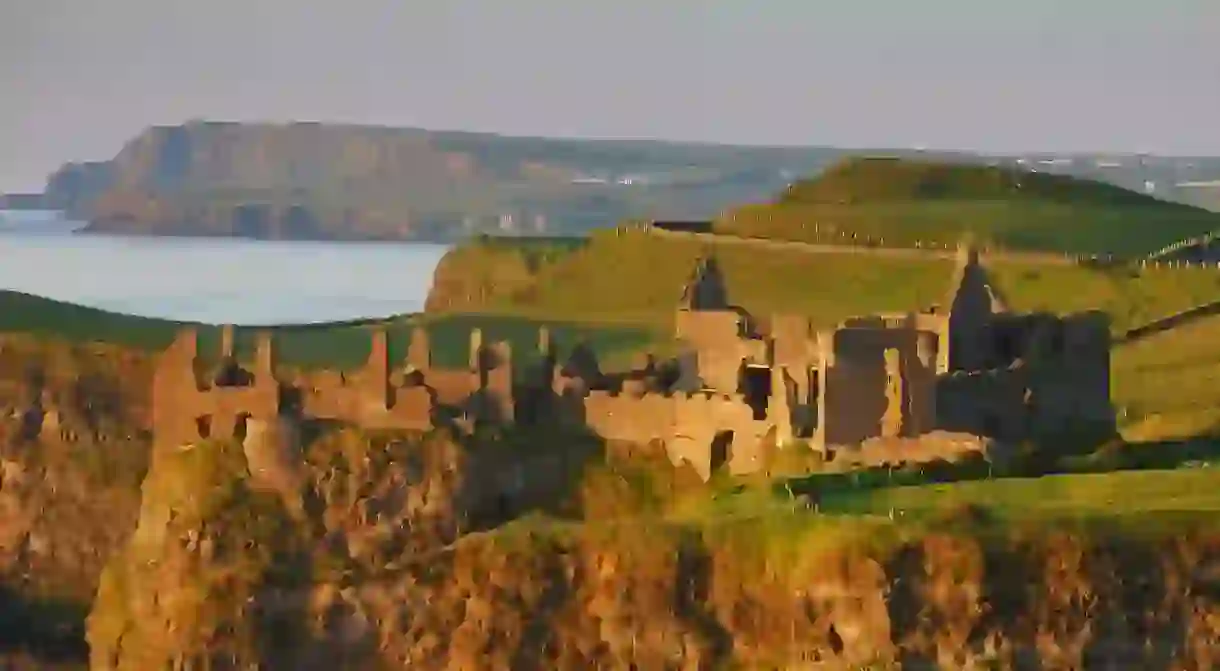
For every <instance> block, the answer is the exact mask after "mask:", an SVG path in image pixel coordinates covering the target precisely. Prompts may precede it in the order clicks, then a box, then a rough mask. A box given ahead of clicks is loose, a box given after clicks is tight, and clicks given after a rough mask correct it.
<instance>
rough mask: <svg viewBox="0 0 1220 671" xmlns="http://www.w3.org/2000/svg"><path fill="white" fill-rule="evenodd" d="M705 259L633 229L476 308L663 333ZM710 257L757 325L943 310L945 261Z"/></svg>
mask: <svg viewBox="0 0 1220 671" xmlns="http://www.w3.org/2000/svg"><path fill="white" fill-rule="evenodd" d="M708 251H709V247H708V246H707V245H704V244H702V243H699V242H694V241H689V240H683V239H670V238H665V239H662V238H656V237H652V236H649V235H647V234H646V233H643V232H641V231H638V230H621V229H620V230H616V231H606V232H599V233H598V234H596V235H595V236H594V237H593V239H592V240H591V242H590V243H589V244H588V245H587V246H585V247H582V248H580V249H579V250H576V251H574V252H572V253H569V254H565V255H562V256H557V257H555V258H554V259H553V260H552V261H551V262H547V263H541V264H539V266H538V267H537V268H536V271H535V274H534V278H533V280H532V282H530V284H529V286H528V287H526V288H524V289H519V290H517V291H515V292H513V293H512V294H508V295H505V294H499V295H492V296H490V297H489V298H488V300H486V301H485V302H483V303H481V304H480V305H478V306H477V309H479V310H486V311H490V312H496V313H508V314H523V315H533V316H545V317H547V318H553V319H570V320H573V321H577V322H586V323H619V324H635V325H641V326H648V327H653V328H658V329H662V330H663V329H664V328H665V327H667V326H668V325H669V323H670V321H671V319H672V316H673V312H674V309H675V307H676V305H677V302H678V299H679V298H680V296H681V293H682V288H683V286H685V284H686V282H687V280H688V278H689V276H690V273H691V271H692V269H693V268H694V266H695V263H696V261H697V259H698V258H699V257H700V256H701V255H703V254H705V253H707V252H708ZM714 251H715V253H716V255H717V258H718V259H719V261H720V263H721V266H722V268H723V269H724V272H725V275H726V277H727V280H728V283H729V294H730V299H731V300H733V301H734V302H736V303H738V304H740V305H741V306H743V307H745V308H746V309H748V310H749V311H750V312H752V313H754V314H756V315H759V316H761V317H766V316H769V315H771V314H773V313H776V312H793V313H799V314H808V315H810V316H812V317H814V318H815V320H817V321H818V322H819V323H820V324H821V325H823V326H832V325H834V324H835V323H837V322H838V321H839V320H841V319H843V318H845V317H850V316H853V315H857V314H866V313H870V312H879V311H899V310H908V309H918V308H920V307H924V306H927V305H928V304H931V303H937V302H941V301H942V300H943V299H944V295H945V290H946V288H947V287H948V284H949V279H950V277H951V275H952V263H951V262H949V261H945V260H934V261H927V260H912V259H882V260H879V259H870V258H867V257H857V256H848V255H843V256H837V255H819V256H810V255H809V254H805V253H803V252H798V251H793V252H769V253H766V254H760V253H759V252H758V251H757V250H754V249H748V248H743V247H740V246H732V245H716V246H715V250H714Z"/></svg>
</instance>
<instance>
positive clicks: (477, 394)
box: [152, 329, 514, 445]
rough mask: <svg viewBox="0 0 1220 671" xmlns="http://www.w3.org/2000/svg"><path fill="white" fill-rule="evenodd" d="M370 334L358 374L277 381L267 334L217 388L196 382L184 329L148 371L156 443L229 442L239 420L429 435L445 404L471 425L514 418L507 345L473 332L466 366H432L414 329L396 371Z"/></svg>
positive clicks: (227, 340) (377, 336)
mask: <svg viewBox="0 0 1220 671" xmlns="http://www.w3.org/2000/svg"><path fill="white" fill-rule="evenodd" d="M370 337H371V338H372V347H371V348H370V354H369V358H368V360H367V361H366V362H365V365H364V366H363V367H362V368H361V369H360V370H358V371H356V372H354V373H351V374H345V373H339V372H335V371H323V372H320V373H313V374H307V375H299V376H298V377H297V378H296V379H293V380H291V381H288V382H283V381H281V380H279V379H278V378H277V376H276V370H275V365H274V361H273V357H274V354H273V345H272V342H271V337H270V335H269V334H266V333H264V334H261V335H260V336H259V342H258V353H257V355H256V361H255V366H254V370H253V371H252V372H249V373H247V372H246V371H239V373H240V374H239V375H237V380H236V382H232V383H226V384H216V383H215V380H213V381H209V380H207V379H206V378H201V376H200V374H199V372H198V368H199V365H198V360H197V359H198V357H197V354H198V352H197V340H196V335H195V333H194V331H191V330H186V331H183V332H182V333H180V334H179V335H178V337H177V338H176V339H175V340H174V342H173V343H172V344H171V345H170V347H169V348H168V349H166V350H165V351H164V352H163V353H162V354H161V356H160V358H159V360H158V363H157V366H156V369H155V372H154V374H153V385H152V386H153V393H152V408H153V409H152V426H153V433H154V438H155V440H156V441H157V443H158V444H163V445H182V444H186V443H191V442H196V441H199V440H202V439H205V438H209V437H217V438H221V437H231V436H235V435H238V434H241V433H243V431H242V430H241V428H240V427H241V425H242V424H243V423H244V422H245V420H246V419H256V420H259V421H269V420H272V419H274V418H276V417H277V416H279V415H281V414H301V415H303V416H305V417H312V418H318V419H332V420H338V421H342V422H347V423H351V424H355V425H359V426H363V427H365V428H381V429H404V430H428V429H430V428H432V427H433V426H435V425H436V420H437V410H438V407H440V406H442V405H450V406H452V407H453V411H454V413H453V414H455V415H457V416H458V417H460V418H465V419H468V420H470V421H473V422H478V421H491V422H497V423H498V422H511V421H512V420H513V416H514V389H513V373H512V352H511V351H510V350H509V347H508V344H507V343H494V344H492V345H490V346H486V347H485V346H483V345H482V339H481V334H480V333H479V332H478V331H477V330H476V331H475V332H474V333H473V334H472V346H471V352H472V354H471V360H470V367H469V368H468V369H466V370H461V369H459V370H443V369H437V368H433V367H432V366H431V365H430V360H431V355H430V352H429V349H428V347H429V346H428V342H427V335H426V332H424V331H423V330H422V329H417V330H416V332H415V334H414V335H413V338H412V344H411V347H410V348H409V353H408V366H407V368H408V370H406V371H400V370H395V367H394V366H392V365H391V362H390V360H389V356H388V353H387V352H388V347H387V340H386V334H385V332H384V331H381V330H378V331H374V332H372V333H371V336H370ZM223 343H224V344H223V348H224V350H225V357H224V359H225V360H226V361H227V362H228V365H229V366H235V364H234V363H233V360H232V331H231V329H226V330H225V335H224V339H223ZM219 377H220V376H218V378H217V379H219ZM246 378H248V379H246ZM286 390H287V392H288V393H291V394H292V395H293V396H294V397H295V398H294V402H293V404H291V406H292V407H289V405H290V404H288V403H285V391H286Z"/></svg>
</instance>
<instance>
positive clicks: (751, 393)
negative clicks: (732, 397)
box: [741, 366, 771, 419]
mask: <svg viewBox="0 0 1220 671" xmlns="http://www.w3.org/2000/svg"><path fill="white" fill-rule="evenodd" d="M741 393H742V395H743V396H745V401H746V404H747V405H749V406H750V408H751V409H753V411H754V419H766V418H767V405H768V403H769V402H770V399H771V369H770V368H766V367H763V366H744V367H743V368H742V373H741Z"/></svg>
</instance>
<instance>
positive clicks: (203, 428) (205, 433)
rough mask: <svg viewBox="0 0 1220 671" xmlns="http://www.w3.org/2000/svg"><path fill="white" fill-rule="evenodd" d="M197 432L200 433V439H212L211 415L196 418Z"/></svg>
mask: <svg viewBox="0 0 1220 671" xmlns="http://www.w3.org/2000/svg"><path fill="white" fill-rule="evenodd" d="M195 430H196V431H198V432H199V437H200V438H204V439H207V438H211V437H212V416H211V415H200V416H199V417H196V418H195Z"/></svg>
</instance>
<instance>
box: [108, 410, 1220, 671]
mask: <svg viewBox="0 0 1220 671" xmlns="http://www.w3.org/2000/svg"><path fill="white" fill-rule="evenodd" d="M430 440H431V442H429V441H428V440H427V439H425V440H424V442H419V440H418V439H407V440H405V441H395V440H393V439H391V441H390V442H389V443H388V444H381V445H375V444H374V440H373V439H372V438H371V437H361V436H358V435H356V434H342V435H332V436H330V437H329V438H323V439H322V440H321V441H320V442H318V443H316V444H313V445H305V446H304V454H303V459H302V461H303V463H304V464H305V466H304V469H305V470H304V473H305V477H304V479H303V480H302V482H303V483H304V484H303V485H302V487H301V488H300V489H299V490H296V491H299V494H298V495H299V496H300V497H301V501H302V505H300V506H299V507H296V506H293V505H290V504H286V503H285V501H287V500H288V499H287V498H285V497H284V496H282V495H281V496H278V497H277V496H274V495H272V494H271V493H269V492H265V491H261V492H260V490H259V485H258V478H257V477H255V476H254V475H252V474H251V473H250V471H249V469H248V467H247V466H246V462H245V461H244V459H243V452H242V450H241V449H240V448H239V447H238V446H235V445H228V446H226V445H223V444H209V445H199V446H196V447H195V448H193V449H192V450H189V451H186V452H178V453H173V454H168V455H165V456H164V457H163V458H158V459H157V460H155V463H154V465H153V469H152V471H151V472H150V474H149V477H148V479H147V480H146V482H145V485H144V487H143V491H144V499H143V503H142V512H141V516H140V530H139V531H137V533H136V534H135V535H134V536H133V537H132V539H131V541H130V542H129V543H128V545H127V547H126V548H125V549H124V550H122V551H121V552H119V553H117V554H116V555H115V556H114V558H113V559H112V561H111V564H110V566H109V567H108V568H107V570H106V573H105V575H104V577H103V579H102V586H101V588H100V589H99V591H98V597H97V601H96V604H95V607H94V611H93V614H92V615H91V616H90V626H89V631H90V639H89V640H90V647H91V654H92V655H93V660H94V664H95V668H120V669H121V668H146V667H144V666H141V665H147V664H150V663H156V664H158V665H160V664H171V663H178V664H182V663H191V662H195V663H205V662H206V661H207V660H210V661H211V662H212V663H214V664H219V663H222V662H229V663H232V660H234V659H236V660H237V661H238V662H244V663H256V662H261V663H263V664H270V665H273V666H275V665H283V664H288V665H291V666H292V668H324V667H325V668H336V665H338V666H339V667H343V668H377V665H379V664H380V665H386V666H398V667H401V666H404V665H406V666H410V667H411V668H424V669H428V668H437V669H440V668H471V669H479V668H489V669H490V668H505V667H517V668H561V669H567V668H597V667H599V666H601V667H625V666H627V665H630V664H635V665H637V666H638V667H640V668H695V667H698V668H704V667H710V668H760V667H772V666H782V665H785V664H789V665H790V664H795V663H801V662H804V663H814V662H823V663H827V662H833V663H838V664H846V665H857V666H858V665H867V664H875V665H881V667H880V668H893V667H896V666H897V665H899V664H901V665H903V668H906V667H907V666H909V665H911V664H916V663H918V662H923V663H925V664H933V665H937V666H938V667H939V668H967V667H972V666H978V665H986V664H991V665H995V664H999V665H1000V667H1001V668H1011V667H1013V666H1021V665H1022V664H1026V663H1029V662H1030V661H1032V660H1037V661H1039V662H1040V663H1042V664H1044V665H1052V666H1055V665H1060V666H1062V665H1077V666H1079V665H1082V664H1083V665H1093V664H1100V663H1121V664H1124V665H1126V666H1129V667H1140V668H1170V665H1171V664H1177V665H1179V666H1181V665H1185V666H1188V667H1192V668H1205V667H1206V666H1207V665H1208V664H1212V663H1215V662H1216V661H1218V660H1216V658H1215V657H1214V655H1215V651H1214V650H1213V649H1212V646H1211V645H1210V643H1209V641H1211V640H1213V637H1214V636H1216V635H1217V634H1218V633H1220V628H1218V625H1217V621H1218V620H1217V618H1220V603H1218V602H1216V601H1215V599H1214V598H1212V596H1211V595H1212V592H1210V591H1209V588H1208V585H1209V584H1210V583H1209V582H1208V581H1209V580H1210V578H1209V577H1208V576H1209V575H1210V572H1211V571H1213V570H1215V568H1216V561H1217V557H1220V555H1216V554H1215V551H1216V548H1220V544H1217V541H1218V540H1220V536H1218V535H1217V534H1216V531H1217V530H1216V528H1215V526H1214V523H1213V522H1212V517H1213V515H1214V512H1213V511H1214V509H1215V506H1216V501H1215V500H1214V499H1215V497H1214V496H1213V495H1211V494H1208V492H1209V491H1214V488H1211V489H1207V485H1208V484H1209V483H1210V482H1211V481H1212V479H1213V478H1214V476H1211V475H1210V474H1209V473H1208V472H1207V471H1205V470H1200V471H1185V472H1180V473H1152V472H1148V473H1133V474H1105V475H1090V476H1060V478H1061V479H1060V480H1056V479H1054V478H1049V479H1040V480H1039V479H1032V480H1003V479H999V480H995V481H981V482H973V483H960V484H948V485H938V486H924V487H922V488H915V489H910V490H906V489H895V490H885V489H878V490H871V489H862V488H857V489H837V490H835V489H831V490H828V491H827V492H825V493H818V492H817V490H816V489H814V490H811V492H812V493H811V494H810V496H811V499H808V501H812V503H809V502H806V503H800V502H799V501H793V500H791V499H789V498H788V495H787V494H785V493H784V490H783V488H779V489H772V488H771V487H770V485H768V484H767V483H761V482H760V483H757V484H755V485H752V486H751V485H748V484H746V485H743V484H740V483H733V482H729V481H715V482H713V483H712V484H710V485H703V484H701V483H698V482H697V481H693V480H689V479H688V478H687V477H686V476H685V475H683V473H682V472H681V471H667V470H666V464H664V463H661V462H656V463H647V457H644V458H643V461H637V462H635V463H636V464H638V465H643V464H646V463H647V468H635V467H632V466H630V465H619V466H591V467H590V468H589V469H588V470H587V471H586V474H585V476H584V478H583V479H582V482H583V483H584V485H583V486H582V487H581V488H580V489H579V490H578V492H577V496H578V501H579V502H580V505H579V506H577V507H576V508H565V509H567V510H571V511H572V512H573V513H575V515H576V516H575V517H572V516H570V515H571V513H569V514H568V515H569V516H568V517H560V518H556V517H550V516H545V515H538V514H534V515H529V516H526V517H521V518H518V519H515V520H506V519H502V520H500V521H499V523H497V524H496V525H495V528H494V529H491V530H486V531H478V530H473V529H471V530H469V531H467V532H466V533H462V534H460V535H458V536H456V537H455V536H454V535H453V531H454V530H455V529H459V528H461V527H462V526H463V525H462V524H461V520H462V519H464V518H465V516H464V515H463V513H462V512H461V511H462V510H463V509H464V508H466V507H467V506H469V505H471V503H472V502H473V501H475V500H476V499H471V498H468V497H466V496H464V495H463V494H461V492H462V491H464V490H463V487H462V486H461V483H463V482H465V481H466V480H467V478H468V477H469V476H470V475H471V474H472V473H473V472H474V471H473V470H472V469H477V468H478V466H477V463H476V460H477V457H476V452H469V451H465V454H466V455H467V457H466V458H465V459H455V456H456V455H457V454H459V453H462V452H463V450H461V448H459V447H457V446H456V445H454V444H453V443H450V442H446V441H447V439H445V438H443V437H434V438H432V439H430ZM395 445H399V446H400V447H394V446H395ZM387 446H388V447H390V456H387V457H382V456H379V455H380V454H382V453H383V452H384V450H385V448H386V447H387ZM446 446H448V447H446ZM413 464H414V465H413ZM395 473H397V475H396V474H395ZM546 477H547V474H546V473H529V472H527V473H526V476H525V478H526V479H525V481H524V487H525V490H522V491H528V490H529V489H530V488H532V487H535V486H537V485H538V483H539V482H540V481H542V480H544V479H545V478H546ZM615 482H618V483H619V484H614V483H615ZM484 487H485V485H484ZM480 489H483V488H482V487H481V488H480ZM1129 491H1138V492H1139V493H1140V495H1141V497H1140V502H1141V503H1142V504H1143V505H1142V506H1141V507H1142V508H1146V509H1147V510H1154V509H1162V510H1168V509H1172V510H1174V511H1176V512H1177V513H1178V515H1177V518H1176V523H1175V524H1174V525H1173V526H1172V527H1165V526H1164V525H1155V524H1143V525H1139V524H1137V525H1135V526H1132V525H1131V524H1129V523H1127V521H1126V518H1127V517H1128V516H1130V515H1133V514H1137V513H1139V511H1136V510H1133V509H1132V507H1131V506H1123V507H1119V508H1115V507H1114V506H1112V505H1110V501H1111V500H1112V499H1113V497H1115V496H1116V495H1117V493H1118V492H1129ZM471 493H474V492H471ZM488 495H490V492H487V491H486V490H485V489H483V496H488ZM476 496H477V494H476ZM712 497H716V498H717V499H719V503H718V504H717V505H712V506H707V505H704V506H703V507H702V508H698V507H696V508H691V505H694V504H697V503H698V502H699V501H705V502H706V501H709V500H711V499H712ZM1031 497H1032V498H1031ZM1026 500H1036V501H1038V502H1039V503H1038V505H1037V506H1036V507H1033V508H1029V507H1028V506H1024V507H1023V506H1022V504H1021V502H1022V501H1026ZM683 502H686V503H685V504H683ZM294 508H295V509H296V510H298V511H301V513H298V516H296V517H294V515H293V514H292V513H291V512H289V511H290V510H292V509H294ZM561 508H562V507H561ZM891 508H897V509H898V514H897V515H894V514H892V513H891ZM408 509H413V510H415V511H417V512H416V513H414V514H403V511H405V510H408ZM699 509H701V510H703V512H702V513H697V512H692V511H696V510H699ZM557 510H558V509H557ZM1078 511H1085V512H1087V513H1089V514H1090V515H1091V516H1092V519H1090V520H1085V522H1086V523H1083V524H1082V523H1081V521H1080V520H1078V519H1076V516H1075V514H1074V513H1075V512H1078ZM302 513H303V515H302ZM1013 513H1019V514H1015V515H1014V514H1013ZM555 514H563V513H555ZM1137 532H1138V533H1137ZM272 557H276V559H275V560H274V561H272V559H271V558H272ZM149 562H152V564H149ZM146 566H153V567H154V569H152V570H150V569H147V568H144V567H146ZM1018 575H1019V576H1022V579H1021V580H1016V581H1014V580H1013V577H1014V576H1018ZM1135 576H1144V577H1146V578H1147V579H1145V580H1140V579H1136V578H1135ZM222 585H223V586H224V589H221V586H222ZM154 595H156V596H154ZM1171 622H1172V623H1176V624H1173V625H1172V626H1171V625H1170V624H1169V623H1171ZM282 637H287V638H282ZM292 646H297V647H296V649H293V647H292ZM328 664H329V665H330V666H329V667H326V665H328ZM1192 665H1193V666H1192Z"/></svg>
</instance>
